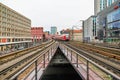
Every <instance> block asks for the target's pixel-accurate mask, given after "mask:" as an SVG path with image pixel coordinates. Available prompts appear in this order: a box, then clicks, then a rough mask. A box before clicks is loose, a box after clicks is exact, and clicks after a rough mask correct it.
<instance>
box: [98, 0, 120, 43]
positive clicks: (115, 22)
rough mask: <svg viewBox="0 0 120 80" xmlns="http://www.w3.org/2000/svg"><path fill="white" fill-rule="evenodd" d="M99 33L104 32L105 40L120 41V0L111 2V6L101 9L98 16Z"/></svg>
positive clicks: (110, 41) (109, 41)
mask: <svg viewBox="0 0 120 80" xmlns="http://www.w3.org/2000/svg"><path fill="white" fill-rule="evenodd" d="M97 19H98V27H99V33H101V34H103V37H102V36H100V34H99V36H100V38H101V39H103V41H104V42H107V43H111V44H119V43H120V2H119V0H118V1H116V2H114V3H113V4H111V6H110V7H108V8H106V9H104V10H103V11H101V12H100V13H99V14H98V16H97Z"/></svg>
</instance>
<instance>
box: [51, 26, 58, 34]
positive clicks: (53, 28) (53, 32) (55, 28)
mask: <svg viewBox="0 0 120 80" xmlns="http://www.w3.org/2000/svg"><path fill="white" fill-rule="evenodd" d="M51 34H57V27H56V26H52V27H51Z"/></svg>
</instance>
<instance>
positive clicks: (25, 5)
mask: <svg viewBox="0 0 120 80" xmlns="http://www.w3.org/2000/svg"><path fill="white" fill-rule="evenodd" d="M0 2H1V3H3V4H4V5H6V6H8V7H10V8H12V9H13V10H15V11H17V12H19V13H20V14H22V15H24V16H26V17H27V18H29V19H31V22H32V24H31V26H32V27H34V26H35V27H37V26H38V27H44V31H50V27H51V26H56V27H57V30H58V31H60V30H62V29H66V28H72V26H77V27H78V28H79V27H80V26H81V22H80V20H85V19H87V18H88V17H90V16H91V15H93V14H94V0H0Z"/></svg>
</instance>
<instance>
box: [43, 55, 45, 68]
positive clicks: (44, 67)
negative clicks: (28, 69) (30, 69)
mask: <svg viewBox="0 0 120 80" xmlns="http://www.w3.org/2000/svg"><path fill="white" fill-rule="evenodd" d="M43 61H44V62H43V68H45V54H44V55H43Z"/></svg>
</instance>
